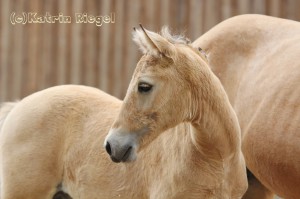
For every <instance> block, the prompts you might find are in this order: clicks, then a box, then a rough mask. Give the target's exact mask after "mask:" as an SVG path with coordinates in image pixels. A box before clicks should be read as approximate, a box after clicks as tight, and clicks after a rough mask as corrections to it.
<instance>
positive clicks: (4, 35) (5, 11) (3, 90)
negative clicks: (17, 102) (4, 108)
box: [0, 0, 12, 102]
mask: <svg viewBox="0 0 300 199" xmlns="http://www.w3.org/2000/svg"><path fill="white" fill-rule="evenodd" d="M10 2H11V1H8V0H6V1H5V0H4V1H1V8H0V9H1V15H0V16H1V19H0V20H1V29H0V32H1V38H0V41H1V43H0V49H1V51H0V52H1V53H0V56H1V62H0V63H1V65H0V78H1V79H0V102H3V101H6V100H8V95H7V90H8V89H9V88H8V84H7V79H8V77H7V76H8V59H9V58H10V59H11V57H8V55H9V50H8V48H9V45H10V43H9V40H10V37H11V34H10V26H12V24H10V22H9V16H10V11H11V6H12V5H11V4H10Z"/></svg>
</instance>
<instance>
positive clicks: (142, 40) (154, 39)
mask: <svg viewBox="0 0 300 199" xmlns="http://www.w3.org/2000/svg"><path fill="white" fill-rule="evenodd" d="M133 30H134V31H133V41H134V42H135V43H136V44H137V45H138V46H139V47H140V49H141V50H142V52H143V53H144V54H151V55H153V56H161V55H163V56H166V57H169V58H172V57H173V55H174V54H175V46H174V45H173V44H172V43H170V42H169V41H168V40H167V39H166V38H164V37H162V36H161V35H159V34H157V33H155V32H151V31H149V30H146V29H145V28H144V27H143V26H142V25H141V24H140V28H139V29H136V28H134V29H133Z"/></svg>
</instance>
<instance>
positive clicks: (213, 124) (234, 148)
mask: <svg viewBox="0 0 300 199" xmlns="http://www.w3.org/2000/svg"><path fill="white" fill-rule="evenodd" d="M201 70H202V71H201V73H199V74H200V75H201V77H200V79H201V81H199V79H198V81H196V84H198V85H196V86H195V87H194V89H195V90H194V91H193V92H192V93H195V95H194V97H193V98H194V99H193V100H192V101H193V102H192V104H193V105H192V106H193V110H196V111H195V112H194V114H193V118H192V120H191V125H192V128H191V129H192V130H191V131H192V132H191V135H192V140H193V143H194V144H195V146H196V147H197V148H198V150H200V151H201V152H203V153H204V154H207V155H209V156H212V157H214V158H222V159H224V158H226V157H228V156H232V155H234V154H235V153H236V152H240V147H241V144H240V139H241V138H240V127H239V123H238V119H237V117H236V114H235V112H234V110H233V108H232V106H231V104H230V102H229V100H228V97H227V95H226V92H225V90H224V88H223V86H222V85H221V83H220V81H219V80H218V79H217V77H216V76H215V75H214V74H213V73H212V71H211V70H210V69H209V68H208V66H207V67H206V68H205V67H204V68H201Z"/></svg>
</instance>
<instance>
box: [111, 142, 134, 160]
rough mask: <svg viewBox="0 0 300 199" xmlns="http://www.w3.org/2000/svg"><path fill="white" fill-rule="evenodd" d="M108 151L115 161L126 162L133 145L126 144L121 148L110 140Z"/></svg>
mask: <svg viewBox="0 0 300 199" xmlns="http://www.w3.org/2000/svg"><path fill="white" fill-rule="evenodd" d="M105 149H106V152H107V153H108V154H109V156H110V158H111V160H112V161H113V162H116V163H118V162H126V161H127V160H128V159H129V157H130V154H131V152H132V146H130V145H126V146H123V147H121V148H119V147H116V146H113V145H112V144H111V143H110V142H109V141H107V142H106V146H105Z"/></svg>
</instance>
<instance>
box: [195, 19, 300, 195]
mask: <svg viewBox="0 0 300 199" xmlns="http://www.w3.org/2000/svg"><path fill="white" fill-rule="evenodd" d="M193 45H194V46H196V47H201V48H202V49H203V50H204V51H206V54H207V57H208V60H209V65H210V66H211V67H212V70H213V71H214V73H215V74H216V75H217V76H218V77H219V79H220V80H221V82H222V84H223V85H224V87H225V90H226V92H227V94H228V95H229V98H230V101H231V104H232V105H233V107H234V109H235V111H236V113H237V116H238V118H239V122H240V126H241V129H242V145H243V153H244V155H245V159H246V164H247V167H248V169H249V170H251V172H252V173H253V174H254V175H255V177H256V178H257V179H258V180H259V181H260V182H261V183H262V184H263V186H265V187H267V188H268V189H269V190H270V191H271V192H274V193H276V194H278V195H280V196H282V197H284V198H300V189H299V185H300V147H299V146H300V61H299V55H300V23H299V22H295V21H290V20H284V19H278V18H273V17H267V16H260V15H244V16H238V17H234V18H231V19H229V20H227V21H224V22H223V23H221V24H219V25H217V26H216V27H214V28H213V29H211V30H210V31H209V32H207V33H206V34H205V35H203V36H202V37H200V38H199V39H198V40H196V41H195V42H194V43H193ZM259 186H260V185H259V184H258V182H257V181H256V180H255V179H253V182H252V181H251V180H250V182H249V187H250V188H249V191H248V195H246V196H245V197H247V198H271V197H272V194H270V193H268V191H267V190H266V189H264V188H263V186H262V187H260V188H259ZM255 192H256V193H255ZM251 194H254V195H253V196H250V195H251ZM255 194H256V195H255Z"/></svg>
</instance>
